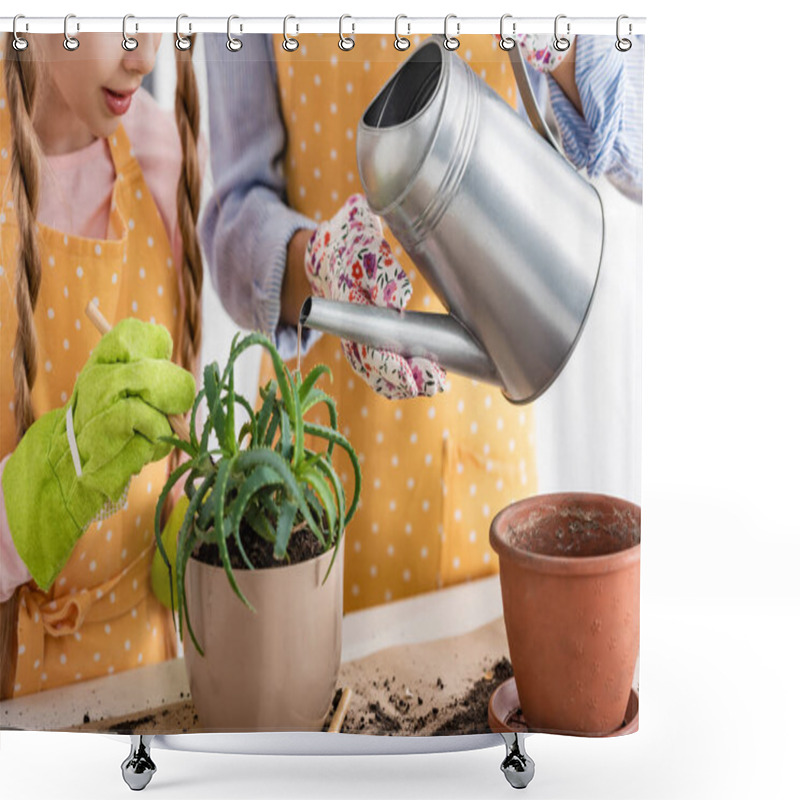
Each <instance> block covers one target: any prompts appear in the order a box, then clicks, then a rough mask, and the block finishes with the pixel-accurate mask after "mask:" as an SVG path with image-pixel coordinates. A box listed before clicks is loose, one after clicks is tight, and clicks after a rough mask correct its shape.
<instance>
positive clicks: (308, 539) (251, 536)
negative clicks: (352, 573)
mask: <svg viewBox="0 0 800 800" xmlns="http://www.w3.org/2000/svg"><path fill="white" fill-rule="evenodd" d="M239 533H240V538H241V540H242V547H243V548H244V551H245V553H247V557H248V558H249V559H250V561H251V563H252V564H253V566H254V567H255V568H256V569H268V568H269V567H285V566H286V565H287V564H299V563H300V562H302V561H309V560H311V559H312V558H316V557H317V556H321V555H322V554H323V553H324V552H325V548H324V547H323V545H322V544H320V541H319V539H317V537H316V536H314V534H313V533H312V532H311V531H310V530H309V529H308V528H305V529H303V530H300V531H297V532H296V533H293V534H292V536H291V538H290V539H289V547H288V548H287V549H286V558H284V559H277V558H275V552H274V547H273V546H272V543H271V542H268V541H266V540H265V539H263V538H262V537H261V536H259V535H258V534H257V533H256V532H255V531H254V530H253V529H252V528H251V527H250V526H249V525H247V524H246V523H244V524H243V525H242V527H241V529H240V531H239ZM227 542H228V555H229V556H230V559H231V566H232V567H233V568H234V569H248V566H247V564H246V563H245V560H244V558H242V554H241V553H240V552H239V547H238V546H237V544H236V542H235V541H234V539H233V537H228V540H227ZM192 556H193V557H194V558H196V559H197V560H198V561H202V562H203V563H204V564H210V565H211V566H212V567H221V566H222V559H221V558H220V555H219V548H218V547H217V545H216V544H210V543H206V542H202V543H201V544H199V545H198V546H197V547H196V548H195V551H194V553H192Z"/></svg>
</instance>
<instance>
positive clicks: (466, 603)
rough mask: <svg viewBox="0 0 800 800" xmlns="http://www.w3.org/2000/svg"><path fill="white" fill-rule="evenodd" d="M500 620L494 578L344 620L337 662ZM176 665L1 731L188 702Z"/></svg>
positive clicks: (59, 693)
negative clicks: (340, 651) (340, 655)
mask: <svg viewBox="0 0 800 800" xmlns="http://www.w3.org/2000/svg"><path fill="white" fill-rule="evenodd" d="M502 614H503V606H502V599H501V595H500V580H499V578H498V577H497V576H493V577H490V578H485V579H482V580H479V581H472V582H470V583H464V584H460V585H458V586H453V587H450V588H447V589H441V590H439V591H436V592H430V593H427V594H422V595H417V596H416V597H411V598H408V599H406V600H398V601H395V602H393V603H386V604H384V605H381V606H376V607H374V608H368V609H364V610H363V611H356V612H353V613H351V614H347V615H346V616H345V617H344V620H343V623H342V661H343V662H347V661H353V660H356V659H359V658H363V657H364V656H367V655H370V654H371V653H374V652H377V651H378V650H383V649H384V648H387V647H392V646H394V645H401V644H414V643H418V642H426V641H432V640H434V639H440V638H443V637H445V636H459V635H461V634H465V633H469V632H470V631H472V630H475V629H477V628H480V627H481V626H483V625H485V624H487V623H489V622H492V621H493V620H495V619H497V618H498V617H500V616H502ZM189 695H190V691H189V683H188V680H187V677H186V670H185V667H184V661H183V659H182V658H176V659H173V660H171V661H164V662H162V663H160V664H150V665H147V666H144V667H139V668H138V669H132V670H128V671H127V672H120V673H117V674H114V675H109V676H108V677H104V678H97V679H96V680H91V681H83V682H81V683H77V684H73V685H71V686H65V687H63V688H59V689H50V690H49V691H45V692H39V693H38V694H35V695H29V696H25V697H20V698H16V699H13V700H6V701H3V702H0V727H2V728H17V729H24V730H59V729H64V728H71V727H75V726H79V725H81V724H83V722H84V714H88V716H89V718H90V719H91V720H93V721H97V720H101V719H113V718H118V717H123V716H129V715H132V714H142V713H144V712H147V711H149V710H151V709H153V708H158V707H160V706H164V705H169V704H171V703H177V702H180V701H181V700H183V699H185V698H187V697H189Z"/></svg>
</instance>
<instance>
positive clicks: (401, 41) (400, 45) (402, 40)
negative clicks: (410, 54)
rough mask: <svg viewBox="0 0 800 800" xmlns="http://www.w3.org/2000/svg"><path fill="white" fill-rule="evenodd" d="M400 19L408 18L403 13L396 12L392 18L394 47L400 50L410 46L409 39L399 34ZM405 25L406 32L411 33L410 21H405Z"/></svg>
mask: <svg viewBox="0 0 800 800" xmlns="http://www.w3.org/2000/svg"><path fill="white" fill-rule="evenodd" d="M401 19H408V17H407V16H406V15H405V14H398V15H397V16H396V17H395V18H394V49H395V50H400V52H402V51H403V50H408V48H409V47H411V40H410V39H406V37H405V36H401V35H400V20H401ZM406 25H407V26H408V33H411V23H409V22H407V23H406Z"/></svg>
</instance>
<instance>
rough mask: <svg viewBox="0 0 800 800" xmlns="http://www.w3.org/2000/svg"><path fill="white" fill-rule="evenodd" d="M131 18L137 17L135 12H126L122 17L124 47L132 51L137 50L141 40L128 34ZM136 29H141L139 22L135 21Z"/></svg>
mask: <svg viewBox="0 0 800 800" xmlns="http://www.w3.org/2000/svg"><path fill="white" fill-rule="evenodd" d="M129 19H136V17H134V16H133V14H126V15H125V16H124V17H123V18H122V49H123V50H127V51H128V52H130V51H131V50H135V49H136V48H137V47H138V46H139V40H138V39H136V38H134V37H133V36H128V20H129ZM134 30H137V31H138V30H139V23H138V22H135V23H134Z"/></svg>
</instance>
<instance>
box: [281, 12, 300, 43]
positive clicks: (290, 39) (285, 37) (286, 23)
mask: <svg viewBox="0 0 800 800" xmlns="http://www.w3.org/2000/svg"><path fill="white" fill-rule="evenodd" d="M290 19H297V17H293V16H292V15H291V14H289V15H288V16H286V17H284V18H283V45H282V46H283V49H284V50H285V51H286V52H287V53H294V51H295V50H297V48H298V47H300V42H298V41H297V39H295V38H294V37H293V36H289V20H290ZM299 31H300V26H299V25H297V26H296V28H295V33H299Z"/></svg>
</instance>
